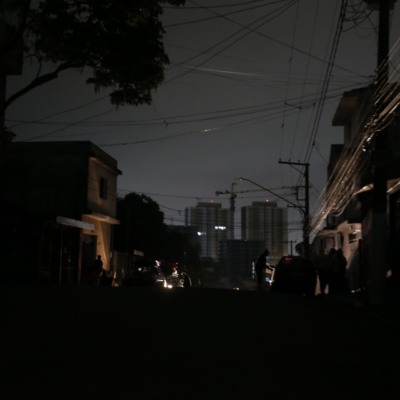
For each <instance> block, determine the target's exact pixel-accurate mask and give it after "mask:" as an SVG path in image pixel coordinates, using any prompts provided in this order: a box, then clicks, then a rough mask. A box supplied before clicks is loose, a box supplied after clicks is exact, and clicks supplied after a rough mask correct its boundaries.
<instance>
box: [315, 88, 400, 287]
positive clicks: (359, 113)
mask: <svg viewBox="0 0 400 400" xmlns="http://www.w3.org/2000/svg"><path fill="white" fill-rule="evenodd" d="M388 87H389V88H390V87H391V88H392V92H391V93H392V96H397V97H398V93H399V86H398V84H396V85H394V86H390V85H389V86H388ZM374 93H375V88H374V87H365V88H360V89H355V90H352V91H349V92H345V93H344V94H343V96H342V98H341V100H340V102H339V105H338V107H337V110H336V112H335V115H334V117H333V121H332V123H333V125H334V126H342V127H343V132H344V140H343V144H342V145H333V146H332V147H331V157H330V163H329V167H328V182H327V189H326V195H325V202H324V204H323V205H322V206H321V209H320V210H318V212H317V214H316V215H317V217H318V216H320V220H321V221H320V222H319V223H318V218H317V217H316V218H314V222H313V224H314V228H318V227H319V226H320V224H322V222H323V221H324V223H325V227H324V228H323V229H319V230H317V229H316V231H315V233H316V236H315V238H314V241H313V252H314V254H321V253H325V254H326V253H328V251H329V250H330V249H331V248H335V249H338V248H341V249H342V250H343V253H344V255H345V257H346V260H347V279H348V284H349V289H350V290H351V291H358V290H364V289H366V288H368V287H369V286H370V272H371V270H372V269H373V268H375V266H374V265H373V264H372V262H371V260H372V259H373V253H374V252H376V248H375V245H374V242H373V231H372V226H373V203H374V193H373V189H374V183H373V171H374V167H375V165H374V162H375V160H374V154H375V153H374V141H375V140H376V137H377V136H378V135H379V134H380V132H381V131H380V130H379V129H378V128H379V125H380V124H381V123H382V122H381V119H382V118H383V117H382V116H381V115H379V114H376V108H375V104H374V98H375V94H374ZM384 122H385V123H384V125H385V127H386V134H387V149H386V150H387V153H386V157H385V158H386V162H387V170H386V177H385V180H386V204H387V210H386V227H384V229H383V230H382V233H383V235H384V236H385V242H386V250H384V252H385V258H386V261H385V263H384V264H385V266H384V268H386V274H387V277H389V276H391V277H392V278H393V277H394V278H395V279H392V282H394V281H395V282H396V284H397V285H399V283H398V282H399V281H400V279H399V276H400V273H399V268H398V262H397V255H396V249H397V248H398V246H399V244H400V229H399V226H400V202H399V198H400V135H399V132H400V119H399V118H398V116H396V114H393V115H392V116H391V119H390V120H388V121H386V120H385V121H384ZM322 216H327V217H326V219H325V220H323V219H322Z"/></svg>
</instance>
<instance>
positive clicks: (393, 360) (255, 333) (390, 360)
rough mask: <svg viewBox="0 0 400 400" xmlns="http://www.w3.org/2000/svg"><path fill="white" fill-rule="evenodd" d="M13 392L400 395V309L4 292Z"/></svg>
mask: <svg viewBox="0 0 400 400" xmlns="http://www.w3.org/2000/svg"><path fill="white" fill-rule="evenodd" d="M0 296H1V297H0V300H1V311H0V321H1V331H2V339H1V343H2V346H1V347H2V351H1V358H0V360H1V361H0V363H1V366H2V373H1V375H0V383H1V389H2V393H3V394H5V393H8V394H6V396H5V397H4V398H7V399H14V398H18V399H54V400H59V399H74V398H78V397H79V398H82V399H116V400H118V399H162V398H165V399H173V398H175V399H176V398H179V399H228V398H229V399H230V398H235V399H236V398H238V399H249V398H252V397H253V396H257V397H261V398H265V399H306V400H309V399H321V400H322V399H323V400H329V399H335V400H337V399H341V400H343V399H357V400H358V399H363V398H372V399H378V398H379V399H385V400H387V399H399V398H400V386H399V384H398V380H399V374H400V357H399V356H400V346H399V341H400V335H399V333H400V327H399V325H398V324H397V322H396V318H397V321H400V319H399V318H398V317H396V313H398V311H400V310H399V308H397V309H396V308H393V309H388V308H378V309H371V308H369V307H368V306H364V305H362V304H361V303H358V302H351V301H348V300H344V299H333V298H330V299H329V298H325V299H321V298H306V297H298V296H291V295H278V294H269V293H262V292H252V291H227V290H216V289H210V290H207V289H195V288H193V289H174V290H156V289H146V288H98V287H74V288H57V287H33V286H28V287H26V286H25V287H22V286H21V287H15V288H11V287H7V288H0Z"/></svg>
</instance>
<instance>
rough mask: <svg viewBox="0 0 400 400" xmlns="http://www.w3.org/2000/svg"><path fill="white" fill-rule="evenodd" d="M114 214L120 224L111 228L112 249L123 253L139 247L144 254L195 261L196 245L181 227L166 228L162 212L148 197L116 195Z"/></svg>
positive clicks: (196, 255) (198, 249) (133, 194)
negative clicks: (113, 230) (112, 237)
mask: <svg viewBox="0 0 400 400" xmlns="http://www.w3.org/2000/svg"><path fill="white" fill-rule="evenodd" d="M117 218H118V219H119V221H120V225H117V226H116V229H115V238H114V247H115V249H116V250H118V251H121V252H127V253H132V252H133V250H139V251H142V252H144V254H145V257H149V258H157V259H160V260H166V261H177V262H179V263H180V264H182V265H194V264H196V263H197V261H198V258H199V253H200V248H199V246H198V245H196V244H195V243H193V242H192V241H191V240H190V237H189V236H188V235H187V234H185V230H184V227H179V228H177V227H171V228H169V229H168V227H167V226H166V224H165V223H164V213H163V212H162V211H161V210H160V207H159V205H158V204H157V203H156V202H155V201H154V200H152V199H151V198H150V197H148V196H146V195H143V194H137V193H129V194H127V195H126V196H125V197H123V198H119V199H118V202H117ZM173 228H176V229H173ZM180 228H182V229H180Z"/></svg>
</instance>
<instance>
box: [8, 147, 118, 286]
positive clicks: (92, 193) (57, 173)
mask: <svg viewBox="0 0 400 400" xmlns="http://www.w3.org/2000/svg"><path fill="white" fill-rule="evenodd" d="M119 174H121V171H119V169H118V167H117V161H116V160H115V159H113V158H112V157H111V156H109V155H108V154H107V153H105V152H104V151H102V150H101V149H100V148H98V147H97V146H95V145H94V144H93V143H91V142H32V143H25V142H24V143H22V142H21V143H19V142H16V143H12V144H10V145H8V146H6V147H5V148H3V149H2V150H1V158H0V177H1V182H2V190H1V194H0V206H1V208H0V220H1V221H0V222H1V226H0V230H1V233H2V237H3V238H5V240H3V241H2V242H1V244H0V246H1V250H2V257H3V261H4V263H3V264H2V265H3V268H4V270H3V271H2V276H9V277H12V278H13V279H19V280H41V281H49V282H54V283H59V284H68V283H80V282H82V281H84V280H85V279H86V278H87V277H88V276H90V273H91V267H92V265H93V260H94V259H95V258H96V256H97V255H101V256H102V259H103V265H104V267H105V268H106V269H108V268H110V264H111V257H112V250H113V243H112V235H113V225H115V224H118V223H119V222H118V220H117V219H116V218H115V217H116V198H117V197H116V192H117V176H118V175H119Z"/></svg>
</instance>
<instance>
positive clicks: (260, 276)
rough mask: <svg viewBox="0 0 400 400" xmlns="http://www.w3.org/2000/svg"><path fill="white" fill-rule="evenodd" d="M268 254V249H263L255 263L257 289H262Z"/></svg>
mask: <svg viewBox="0 0 400 400" xmlns="http://www.w3.org/2000/svg"><path fill="white" fill-rule="evenodd" d="M268 255H269V250H268V249H265V250H264V251H263V252H262V253H261V254H260V256H259V257H258V259H257V261H256V264H255V271H256V278H257V289H258V290H263V286H264V282H263V280H264V272H265V268H266V267H267V265H266V264H267V257H268Z"/></svg>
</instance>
